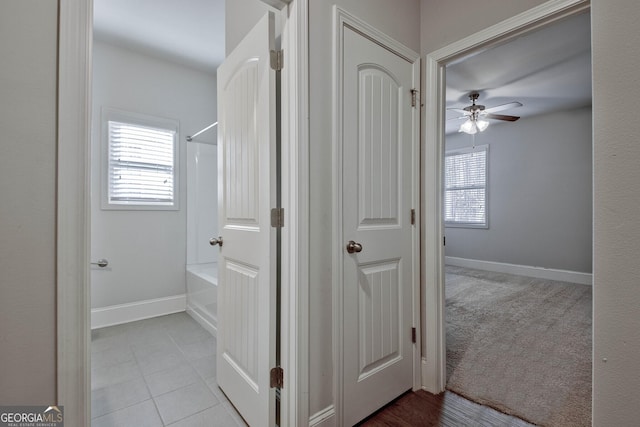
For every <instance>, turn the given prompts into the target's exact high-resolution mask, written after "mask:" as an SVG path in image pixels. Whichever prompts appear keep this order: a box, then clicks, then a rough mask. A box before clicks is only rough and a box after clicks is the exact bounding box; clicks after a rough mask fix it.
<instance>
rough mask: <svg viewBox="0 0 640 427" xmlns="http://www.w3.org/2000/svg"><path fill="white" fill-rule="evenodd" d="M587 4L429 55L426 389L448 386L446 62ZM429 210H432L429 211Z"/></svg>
mask: <svg viewBox="0 0 640 427" xmlns="http://www.w3.org/2000/svg"><path fill="white" fill-rule="evenodd" d="M589 7H590V6H589V0H550V1H548V2H546V3H543V4H541V5H539V6H537V7H534V8H532V9H530V10H528V11H526V12H523V13H521V14H518V15H516V16H514V17H512V18H509V19H506V20H504V21H502V22H500V23H498V24H496V25H493V26H491V27H489V28H487V29H485V30H482V31H479V32H477V33H475V34H473V35H471V36H469V37H466V38H464V39H462V40H459V41H457V42H455V43H452V44H450V45H448V46H445V47H443V48H442V49H439V50H437V51H435V52H432V53H430V54H428V55H427V57H426V60H425V63H426V67H425V68H426V70H425V72H426V75H425V83H426V88H427V90H426V91H425V92H426V93H428V94H429V96H428V97H427V98H426V100H425V101H426V102H425V107H426V108H425V115H424V116H423V118H424V129H425V144H424V147H425V150H424V154H423V157H422V161H423V163H422V170H423V173H424V177H423V178H424V181H423V191H424V193H423V195H424V199H423V203H424V206H425V224H424V229H425V231H424V246H423V249H424V258H423V268H424V270H423V271H424V276H423V277H424V288H423V289H424V293H423V307H424V322H425V329H424V335H423V338H424V340H425V348H426V351H425V355H424V356H425V363H424V364H423V369H424V372H423V375H422V377H423V379H424V382H423V386H424V388H425V389H426V390H427V391H430V392H432V393H439V392H442V391H444V387H445V378H446V376H445V369H446V355H445V342H444V277H443V274H442V269H443V264H444V253H443V248H442V226H443V223H442V209H441V206H442V191H441V188H442V150H443V144H444V119H443V114H444V105H445V95H444V84H445V82H444V68H445V66H446V65H447V63H450V62H452V61H454V60H456V59H459V58H462V57H464V56H466V55H469V54H471V53H476V52H478V51H480V50H481V49H485V48H488V47H490V46H492V45H495V44H497V43H501V42H504V41H506V40H508V39H512V38H514V37H517V36H520V35H522V34H524V33H526V32H529V31H532V30H534V29H536V28H539V27H541V26H544V25H547V24H549V23H551V22H554V21H556V20H558V19H562V18H564V17H567V16H571V15H574V14H577V13H579V12H582V11H584V10H587V9H588V8H589ZM426 207H428V212H427V211H426Z"/></svg>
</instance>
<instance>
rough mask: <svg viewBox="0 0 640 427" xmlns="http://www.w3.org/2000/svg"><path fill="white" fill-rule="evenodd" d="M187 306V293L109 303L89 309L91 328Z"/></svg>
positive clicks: (140, 318)
mask: <svg viewBox="0 0 640 427" xmlns="http://www.w3.org/2000/svg"><path fill="white" fill-rule="evenodd" d="M186 308H187V295H186V294H181V295H174V296H171V297H165V298H155V299H150V300H144V301H136V302H131V303H127V304H118V305H110V306H108V307H101V308H92V309H91V329H97V328H103V327H105V326H113V325H119V324H122V323H128V322H134V321H136V320H142V319H149V318H151V317H157V316H164V315H165V314H172V313H178V312H181V311H185V310H186Z"/></svg>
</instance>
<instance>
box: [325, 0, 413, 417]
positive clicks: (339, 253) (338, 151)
mask: <svg viewBox="0 0 640 427" xmlns="http://www.w3.org/2000/svg"><path fill="white" fill-rule="evenodd" d="M333 15H334V19H333V26H334V28H333V49H334V50H333V75H332V82H333V91H332V93H333V115H334V116H333V138H332V144H331V145H332V158H333V162H332V167H333V172H332V174H331V175H332V177H333V187H332V189H333V206H332V208H333V212H332V222H333V227H332V243H331V244H332V246H331V247H332V248H334V250H333V259H332V282H333V286H332V292H333V295H332V297H333V303H332V314H333V324H332V333H333V366H334V372H333V387H334V412H335V423H336V424H337V425H342V424H343V420H344V395H343V380H344V366H343V365H344V359H343V340H344V335H343V323H344V304H343V299H342V296H343V288H344V271H343V262H342V260H343V228H342V214H343V204H342V195H343V193H342V182H343V159H342V135H343V123H342V102H341V100H342V98H343V96H342V94H343V87H342V82H343V79H344V77H343V75H342V68H343V66H342V58H343V56H344V53H343V39H344V28H346V27H348V28H350V29H351V30H353V31H356V32H357V33H359V34H361V35H362V36H363V37H366V38H368V39H370V40H371V41H373V42H374V43H377V44H379V45H381V46H383V47H385V48H386V49H388V50H389V51H391V52H393V53H394V54H395V55H398V56H399V57H401V58H403V59H404V60H406V61H407V62H409V63H412V64H413V82H412V84H413V87H414V88H415V89H419V87H420V55H419V54H418V53H417V52H414V51H413V50H411V49H409V48H407V47H406V46H404V45H403V44H401V43H399V42H398V41H396V40H394V39H393V38H391V37H389V36H388V35H386V34H384V33H383V32H381V31H380V30H378V29H377V28H375V27H373V26H371V25H369V24H368V23H366V22H365V21H362V20H360V19H359V18H357V17H355V16H354V15H352V14H350V13H349V12H347V11H345V10H344V9H341V8H340V7H338V6H337V5H334V7H333ZM418 105H419V103H418ZM412 115H413V116H412V138H413V141H412V142H413V144H412V155H413V163H412V168H413V174H412V175H413V182H412V186H413V190H412V204H413V207H414V209H416V214H417V215H418V218H419V217H420V216H419V215H420V206H419V200H420V192H419V184H420V182H419V181H420V180H419V171H420V165H419V161H418V160H419V156H418V155H417V153H419V152H420V130H419V129H420V109H419V108H414V109H413V112H412ZM419 223H420V222H419V221H417V224H416V226H415V227H414V228H413V230H412V239H413V241H412V246H413V251H412V252H413V257H414V259H413V270H412V279H413V280H412V283H413V286H412V291H413V292H412V297H413V306H412V309H413V322H414V325H415V328H416V332H417V335H418V336H420V335H421V332H420V331H421V328H420V299H419V295H420V279H419V278H420V267H419V250H420V226H419ZM420 348H421V344H420V339H417V343H416V344H414V346H413V349H414V353H413V359H414V367H413V378H414V379H413V387H414V389H418V388H420V384H421V383H422V378H421V366H420Z"/></svg>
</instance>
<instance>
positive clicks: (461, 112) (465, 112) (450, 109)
mask: <svg viewBox="0 0 640 427" xmlns="http://www.w3.org/2000/svg"><path fill="white" fill-rule="evenodd" d="M447 110H449V111H455V112H456V113H460V114H469V112H468V111H465V110H463V109H462V108H447Z"/></svg>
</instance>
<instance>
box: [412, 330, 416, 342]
mask: <svg viewBox="0 0 640 427" xmlns="http://www.w3.org/2000/svg"><path fill="white" fill-rule="evenodd" d="M411 342H412V343H414V344H415V343H416V328H411Z"/></svg>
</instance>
